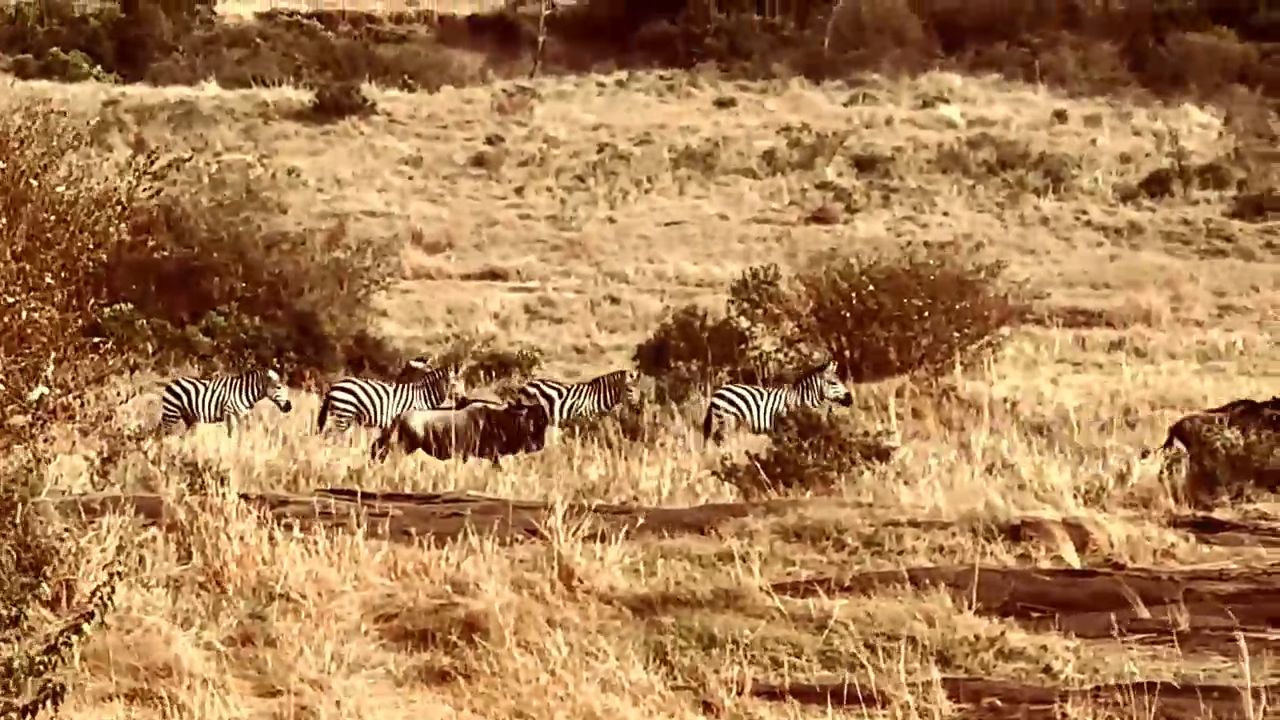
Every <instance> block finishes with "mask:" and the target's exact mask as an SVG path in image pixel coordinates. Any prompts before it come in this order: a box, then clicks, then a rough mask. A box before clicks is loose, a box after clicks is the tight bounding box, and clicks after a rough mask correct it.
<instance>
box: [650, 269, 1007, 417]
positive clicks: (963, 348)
mask: <svg viewBox="0 0 1280 720" xmlns="http://www.w3.org/2000/svg"><path fill="white" fill-rule="evenodd" d="M1003 269H1004V266H1003V265H1002V264H1000V263H984V262H980V261H978V260H976V259H974V258H972V257H971V256H970V255H969V254H967V253H964V252H962V251H956V250H951V249H947V250H936V249H920V248H916V247H908V248H906V249H905V250H904V251H902V252H901V253H899V254H895V255H883V256H874V257H867V258H861V257H851V258H845V257H830V256H819V257H815V258H814V259H813V260H812V261H811V262H810V263H809V266H808V267H807V268H806V269H803V270H801V271H800V272H797V273H795V274H793V275H784V274H783V273H782V271H781V270H780V269H779V268H778V267H777V266H776V265H763V266H757V267H752V268H748V269H747V270H746V271H745V272H743V274H742V275H741V276H739V277H738V278H737V279H736V280H735V281H734V282H733V283H732V284H731V285H730V288H729V299H728V302H727V303H726V308H725V313H724V315H723V316H722V317H720V318H714V319H713V318H712V316H711V314H710V313H709V312H708V311H706V310H705V309H703V308H700V307H697V306H686V307H683V308H680V309H679V310H677V311H676V312H674V313H673V314H672V315H671V316H670V317H668V318H667V319H666V320H664V321H663V322H662V323H661V324H660V325H659V326H658V328H656V329H655V331H654V333H653V334H652V335H651V336H650V337H649V338H647V339H646V340H644V341H643V342H641V343H640V344H639V345H638V346H637V347H636V350H635V354H634V361H635V363H636V366H637V367H638V368H639V369H640V371H641V372H642V373H644V374H646V375H650V376H653V377H654V378H655V379H656V380H657V391H658V392H657V399H658V401H659V402H671V403H681V402H683V401H685V400H687V399H688V398H690V397H692V396H694V395H696V394H698V393H700V392H703V391H705V392H707V393H709V392H710V391H711V389H712V388H714V387H715V386H716V385H718V384H721V383H725V382H745V383H769V384H773V383H775V382H777V380H775V379H776V378H779V377H785V376H788V375H791V374H793V373H794V372H796V371H797V370H798V369H800V368H802V367H804V366H805V365H807V364H809V363H812V362H814V361H815V360H817V359H820V358H832V359H834V360H835V361H836V366H837V371H838V373H839V375H840V376H841V377H844V378H846V379H850V380H853V381H855V382H871V381H876V380H882V379H884V378H888V377H891V376H894V375H900V374H908V373H923V374H926V375H936V374H938V373H941V372H945V371H946V370H948V369H949V368H950V366H951V364H952V363H954V362H956V361H957V360H959V361H962V362H963V361H966V360H969V359H971V358H972V356H973V355H974V353H976V352H978V351H981V350H983V349H989V348H993V347H995V346H996V345H998V343H999V342H1000V341H1001V339H1002V338H1003V330H1004V329H1005V328H1006V327H1007V326H1008V325H1010V324H1011V323H1013V322H1014V321H1016V320H1018V319H1019V318H1020V317H1021V316H1022V314H1023V313H1024V312H1026V309H1025V303H1024V302H1023V300H1022V298H1021V296H1020V293H1019V292H1018V291H1017V290H1016V289H1011V288H1005V287H1003V284H1002V282H1001V277H1000V275H1001V273H1002V271H1003Z"/></svg>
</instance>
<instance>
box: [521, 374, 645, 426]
mask: <svg viewBox="0 0 1280 720" xmlns="http://www.w3.org/2000/svg"><path fill="white" fill-rule="evenodd" d="M639 378H640V373H638V372H636V371H635V370H614V371H613V372H607V373H605V374H604V375H601V376H599V377H596V378H592V379H590V380H587V381H585V382H580V383H566V382H561V381H559V380H552V379H551V378H534V379H533V380H530V381H529V382H527V383H525V384H524V386H522V387H521V388H520V389H519V390H518V391H517V392H516V397H517V398H518V399H519V401H520V402H522V403H524V404H526V405H532V404H535V403H536V404H539V405H542V406H543V407H544V408H546V409H547V418H548V419H549V422H548V426H549V427H554V428H556V430H557V432H558V431H559V429H560V424H561V423H563V422H564V421H566V420H571V419H574V418H578V417H590V416H592V415H595V414H598V413H604V412H608V411H610V410H612V409H613V408H614V407H616V406H617V405H618V404H619V403H620V402H622V401H623V399H624V398H625V399H626V400H627V401H628V402H634V401H636V400H638V399H639V397H640V388H639V386H638V385H637V382H636V381H637V380H639Z"/></svg>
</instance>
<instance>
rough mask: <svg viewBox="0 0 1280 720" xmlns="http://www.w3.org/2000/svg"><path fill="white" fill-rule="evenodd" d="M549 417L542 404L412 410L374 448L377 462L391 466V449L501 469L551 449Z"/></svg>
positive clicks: (470, 401)
mask: <svg viewBox="0 0 1280 720" xmlns="http://www.w3.org/2000/svg"><path fill="white" fill-rule="evenodd" d="M547 427H548V416H547V412H546V409H545V408H544V407H543V406H542V405H540V404H525V403H520V402H516V403H499V402H493V401H490V400H479V399H475V398H463V399H461V400H459V401H458V402H457V403H455V404H454V405H453V406H452V407H446V408H434V409H429V410H420V409H411V410H406V411H405V412H403V413H401V414H400V415H398V416H397V417H396V419H395V420H394V421H393V422H392V423H391V425H389V426H388V427H387V428H385V429H384V430H383V431H382V433H381V434H380V435H379V436H378V439H377V440H375V441H374V442H373V446H372V447H371V448H370V451H369V454H370V457H371V458H372V459H373V460H376V461H378V462H382V461H384V460H386V458H387V455H388V454H389V452H390V450H391V446H392V445H395V446H398V447H399V448H400V449H401V450H403V451H404V452H406V453H412V452H414V451H417V450H422V451H423V452H425V453H426V454H428V455H430V456H432V457H434V458H436V459H437V460H448V459H450V458H454V457H458V458H460V459H461V460H462V461H463V462H466V460H467V459H469V458H472V457H479V458H486V459H488V460H490V461H491V462H492V463H493V464H494V465H495V466H497V467H499V468H501V467H502V463H501V461H500V458H501V457H502V456H504V455H518V454H520V453H534V452H538V451H539V450H542V449H543V448H544V447H545V446H546V436H547Z"/></svg>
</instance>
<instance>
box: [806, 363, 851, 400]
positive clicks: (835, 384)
mask: <svg viewBox="0 0 1280 720" xmlns="http://www.w3.org/2000/svg"><path fill="white" fill-rule="evenodd" d="M796 387H797V388H800V389H801V391H802V392H804V391H805V390H808V391H809V392H813V391H816V392H817V396H818V397H817V398H815V399H820V400H822V401H825V402H832V403H836V404H837V405H842V406H844V407H851V406H852V405H853V393H852V392H850V391H849V388H848V387H847V386H846V385H845V384H844V383H843V382H841V381H840V376H839V375H837V374H836V363H835V361H834V360H827V361H825V362H823V363H822V364H821V365H819V366H817V367H816V368H814V369H812V370H810V371H809V372H808V373H806V374H805V375H804V377H802V378H801V379H800V381H799V382H797V383H796Z"/></svg>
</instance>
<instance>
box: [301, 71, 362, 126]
mask: <svg viewBox="0 0 1280 720" xmlns="http://www.w3.org/2000/svg"><path fill="white" fill-rule="evenodd" d="M308 110H309V111H310V113H309V114H310V116H311V117H312V118H313V119H315V120H320V121H332V120H341V119H343V118H348V117H364V116H366V115H372V114H374V113H376V112H377V111H378V108H377V105H376V104H375V103H374V102H373V100H370V99H369V97H368V96H367V95H365V94H364V90H363V89H361V87H360V83H358V82H349V81H347V82H335V83H329V84H327V85H321V86H320V87H319V88H317V89H316V91H315V97H314V98H313V99H312V101H311V105H310V106H309V107H308Z"/></svg>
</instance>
